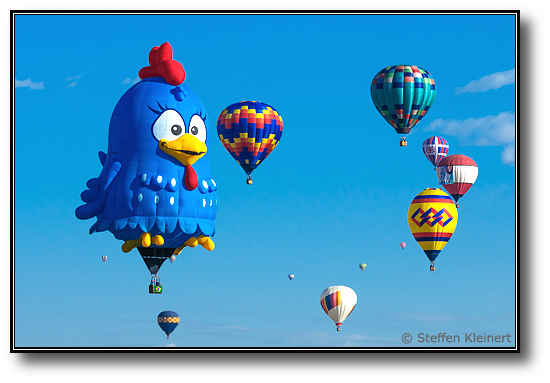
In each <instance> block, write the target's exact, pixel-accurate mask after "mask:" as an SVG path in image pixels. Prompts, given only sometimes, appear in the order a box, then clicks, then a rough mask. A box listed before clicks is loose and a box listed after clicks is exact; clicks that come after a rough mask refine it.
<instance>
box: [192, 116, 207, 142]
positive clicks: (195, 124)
mask: <svg viewBox="0 0 550 383" xmlns="http://www.w3.org/2000/svg"><path fill="white" fill-rule="evenodd" d="M189 126H190V128H189V133H190V134H192V135H193V136H194V137H195V138H196V139H198V140H199V141H201V142H206V125H205V124H204V120H203V119H202V118H201V117H200V116H199V115H198V114H194V115H193V117H191V121H189Z"/></svg>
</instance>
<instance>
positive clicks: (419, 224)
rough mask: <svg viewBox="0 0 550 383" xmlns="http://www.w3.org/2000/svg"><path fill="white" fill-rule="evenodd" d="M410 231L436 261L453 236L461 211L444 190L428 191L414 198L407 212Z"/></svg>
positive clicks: (431, 259)
mask: <svg viewBox="0 0 550 383" xmlns="http://www.w3.org/2000/svg"><path fill="white" fill-rule="evenodd" d="M407 217H408V221H409V228H410V229H411V233H412V235H413V236H414V239H415V240H416V242H418V244H419V245H420V247H421V248H422V250H424V253H426V255H427V256H428V259H429V260H430V261H431V264H430V271H434V270H435V266H434V262H435V259H436V258H437V256H438V255H439V252H440V251H441V250H443V248H444V247H445V245H446V244H447V242H448V241H449V239H451V236H452V235H453V233H454V231H455V229H456V224H457V222H458V211H457V210H456V206H455V204H454V202H453V199H452V198H451V197H449V195H448V194H447V193H445V192H444V191H443V190H440V189H436V188H428V189H425V190H423V191H422V192H420V193H419V194H418V195H417V196H416V197H414V199H413V201H412V202H411V205H410V206H409V212H408V215H407Z"/></svg>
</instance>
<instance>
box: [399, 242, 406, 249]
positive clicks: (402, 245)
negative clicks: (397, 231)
mask: <svg viewBox="0 0 550 383" xmlns="http://www.w3.org/2000/svg"><path fill="white" fill-rule="evenodd" d="M399 246H401V248H402V249H404V248H405V247H406V246H407V244H406V243H405V242H401V243H400V244H399Z"/></svg>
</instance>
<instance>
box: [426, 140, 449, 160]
mask: <svg viewBox="0 0 550 383" xmlns="http://www.w3.org/2000/svg"><path fill="white" fill-rule="evenodd" d="M422 151H423V152H424V155H425V156H426V158H427V159H428V161H430V162H431V163H432V164H433V166H437V164H438V163H439V161H441V160H442V159H443V158H445V157H446V156H447V153H448V152H449V143H448V142H447V140H446V139H444V138H443V137H438V136H433V137H430V138H428V139H427V140H426V141H424V143H423V144H422Z"/></svg>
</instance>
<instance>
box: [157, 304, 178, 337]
mask: <svg viewBox="0 0 550 383" xmlns="http://www.w3.org/2000/svg"><path fill="white" fill-rule="evenodd" d="M157 323H158V325H159V326H160V328H161V329H162V331H164V332H165V333H166V339H170V334H171V333H172V332H173V331H174V330H175V329H176V327H178V323H180V317H179V315H178V314H177V313H176V312H175V311H163V312H161V313H160V314H159V315H158V317H157Z"/></svg>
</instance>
